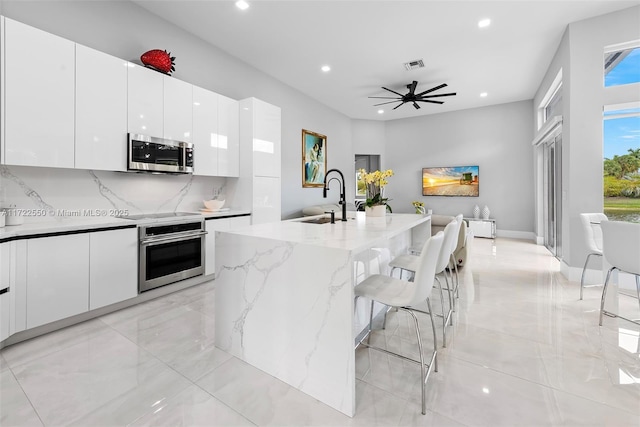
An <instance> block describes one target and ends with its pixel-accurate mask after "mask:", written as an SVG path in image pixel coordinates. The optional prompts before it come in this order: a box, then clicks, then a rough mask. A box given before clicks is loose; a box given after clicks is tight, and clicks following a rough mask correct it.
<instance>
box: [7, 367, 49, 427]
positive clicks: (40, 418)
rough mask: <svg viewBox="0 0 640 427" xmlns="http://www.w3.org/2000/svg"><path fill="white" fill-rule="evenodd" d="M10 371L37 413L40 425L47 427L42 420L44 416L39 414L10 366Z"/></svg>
mask: <svg viewBox="0 0 640 427" xmlns="http://www.w3.org/2000/svg"><path fill="white" fill-rule="evenodd" d="M8 371H9V372H11V376H12V377H13V379H14V380H15V382H16V384H18V386H19V387H20V390H21V391H22V394H24V397H25V398H26V399H27V401H28V402H29V405H30V406H31V409H33V412H35V414H36V416H37V417H38V420H40V423H41V424H42V425H43V426H45V427H46V424H45V423H44V421H43V420H42V416H41V415H40V412H38V410H37V409H36V407H35V405H34V404H33V402H32V401H31V398H29V395H28V394H27V392H26V391H25V390H24V387H23V386H22V383H21V382H20V380H18V377H17V376H16V374H15V372H13V369H11V366H8Z"/></svg>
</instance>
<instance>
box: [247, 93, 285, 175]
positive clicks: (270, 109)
mask: <svg viewBox="0 0 640 427" xmlns="http://www.w3.org/2000/svg"><path fill="white" fill-rule="evenodd" d="M280 114H281V113H280V108H279V107H276V106H274V105H271V104H267V103H266V102H263V101H260V100H256V101H255V102H254V104H253V116H254V134H253V168H254V172H253V174H254V176H270V177H280V174H281V172H280V169H281V165H280V164H281V160H280V146H281V142H280V134H281V124H280V121H281V120H280Z"/></svg>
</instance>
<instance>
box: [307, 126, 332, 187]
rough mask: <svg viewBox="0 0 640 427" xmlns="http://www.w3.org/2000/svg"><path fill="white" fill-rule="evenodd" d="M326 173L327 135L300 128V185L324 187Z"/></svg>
mask: <svg viewBox="0 0 640 427" xmlns="http://www.w3.org/2000/svg"><path fill="white" fill-rule="evenodd" d="M326 173H327V137H326V136H325V135H322V134H319V133H316V132H311V131H310V130H306V129H302V187H303V188H313V187H324V177H325V175H326Z"/></svg>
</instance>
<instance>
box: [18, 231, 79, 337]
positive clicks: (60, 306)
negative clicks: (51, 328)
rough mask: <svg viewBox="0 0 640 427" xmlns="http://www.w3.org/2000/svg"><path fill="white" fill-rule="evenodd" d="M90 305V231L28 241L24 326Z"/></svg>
mask: <svg viewBox="0 0 640 427" xmlns="http://www.w3.org/2000/svg"><path fill="white" fill-rule="evenodd" d="M88 309H89V234H88V233H84V234H72V235H66V236H53V237H42V238H34V239H29V240H28V241H27V325H26V326H27V328H35V327H36V326H40V325H44V324H46V323H50V322H54V321H56V320H60V319H64V318H66V317H70V316H74V315H76V314H80V313H84V312H85V311H88Z"/></svg>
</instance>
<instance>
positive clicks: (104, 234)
mask: <svg viewBox="0 0 640 427" xmlns="http://www.w3.org/2000/svg"><path fill="white" fill-rule="evenodd" d="M89 244H90V246H89V248H90V249H89V253H90V260H89V310H93V309H96V308H100V307H104V306H106V305H109V304H114V303H116V302H120V301H124V300H126V299H129V298H133V297H135V296H137V295H138V229H137V228H126V229H122V230H108V231H98V232H95V233H91V234H90V235H89Z"/></svg>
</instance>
